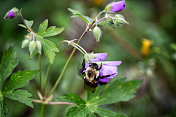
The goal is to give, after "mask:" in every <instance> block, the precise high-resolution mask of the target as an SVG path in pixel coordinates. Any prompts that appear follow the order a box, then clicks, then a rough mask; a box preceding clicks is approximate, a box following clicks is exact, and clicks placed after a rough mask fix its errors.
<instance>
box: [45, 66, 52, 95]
mask: <svg viewBox="0 0 176 117" xmlns="http://www.w3.org/2000/svg"><path fill="white" fill-rule="evenodd" d="M50 68H51V64H50V63H49V65H48V70H47V73H46V80H45V87H44V95H46V86H47V84H48V75H49V71H50Z"/></svg>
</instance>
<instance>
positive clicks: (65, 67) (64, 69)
mask: <svg viewBox="0 0 176 117" xmlns="http://www.w3.org/2000/svg"><path fill="white" fill-rule="evenodd" d="M94 23H95V20H94V21H93V22H92V24H91V25H90V26H89V27H88V28H87V29H86V30H85V31H84V32H83V34H82V35H81V37H80V38H79V40H78V42H77V44H79V43H80V42H81V40H82V38H83V37H84V36H85V35H86V34H87V32H88V31H89V29H90V28H91V27H92V26H93V24H94ZM75 52H76V48H74V49H73V51H72V53H71V54H70V56H69V58H68V60H67V62H66V63H65V65H64V68H63V69H62V71H61V74H60V76H59V77H58V79H57V81H56V83H55V84H54V87H53V88H52V90H51V94H53V93H54V91H55V90H56V87H57V85H58V84H59V82H60V80H61V79H62V76H63V75H64V73H65V71H66V69H67V66H68V64H69V63H70V60H71V59H72V57H73V55H74V53H75Z"/></svg>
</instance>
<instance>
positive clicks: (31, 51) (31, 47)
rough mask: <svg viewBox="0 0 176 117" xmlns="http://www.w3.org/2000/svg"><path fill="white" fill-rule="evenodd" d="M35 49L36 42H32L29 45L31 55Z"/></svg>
mask: <svg viewBox="0 0 176 117" xmlns="http://www.w3.org/2000/svg"><path fill="white" fill-rule="evenodd" d="M35 48H36V42H35V41H31V42H30V43H29V52H30V55H32V53H33V51H34V50H35Z"/></svg>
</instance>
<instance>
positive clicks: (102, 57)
mask: <svg viewBox="0 0 176 117" xmlns="http://www.w3.org/2000/svg"><path fill="white" fill-rule="evenodd" d="M94 55H95V57H96V58H91V60H92V62H93V63H94V62H98V61H102V60H105V59H106V57H107V53H96V54H94ZM88 67H89V64H88V63H87V62H86V64H85V68H86V69H87V68H88Z"/></svg>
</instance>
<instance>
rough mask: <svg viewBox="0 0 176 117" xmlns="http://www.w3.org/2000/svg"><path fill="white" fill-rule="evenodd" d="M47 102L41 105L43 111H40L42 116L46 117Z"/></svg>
mask: <svg viewBox="0 0 176 117" xmlns="http://www.w3.org/2000/svg"><path fill="white" fill-rule="evenodd" d="M46 106H47V105H46V104H42V105H41V113H40V117H45V114H46Z"/></svg>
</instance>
